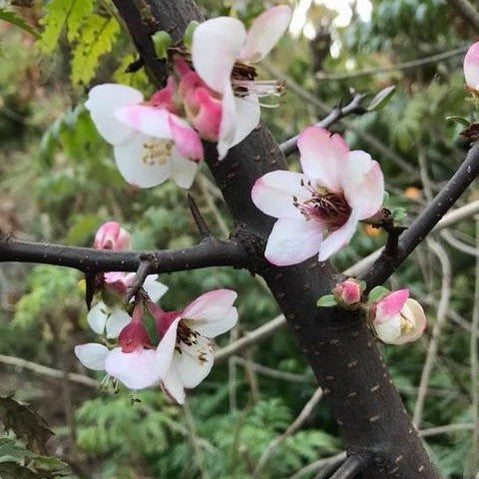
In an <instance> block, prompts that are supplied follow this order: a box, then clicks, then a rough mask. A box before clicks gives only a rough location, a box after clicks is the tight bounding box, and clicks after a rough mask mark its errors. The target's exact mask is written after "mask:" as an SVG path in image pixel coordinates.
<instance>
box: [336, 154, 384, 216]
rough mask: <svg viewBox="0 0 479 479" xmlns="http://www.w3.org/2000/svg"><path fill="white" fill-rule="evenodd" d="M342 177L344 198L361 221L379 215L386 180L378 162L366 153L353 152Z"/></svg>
mask: <svg viewBox="0 0 479 479" xmlns="http://www.w3.org/2000/svg"><path fill="white" fill-rule="evenodd" d="M340 177H341V183H342V186H343V192H344V196H345V198H346V200H347V202H348V203H349V205H350V206H351V207H352V208H353V209H355V210H356V211H357V213H358V218H359V219H360V220H364V219H366V218H370V217H371V216H373V215H374V214H375V213H377V211H378V210H379V209H380V208H381V205H382V203H383V198H384V178H383V173H382V171H381V167H380V166H379V163H378V162H377V161H373V160H372V159H371V156H370V155H369V154H368V153H366V152H364V151H360V150H357V151H351V152H350V153H349V155H348V163H347V166H346V167H345V168H344V170H343V171H341V172H340Z"/></svg>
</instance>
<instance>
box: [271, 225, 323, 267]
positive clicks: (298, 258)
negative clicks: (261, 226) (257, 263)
mask: <svg viewBox="0 0 479 479" xmlns="http://www.w3.org/2000/svg"><path fill="white" fill-rule="evenodd" d="M322 238H323V235H322V227H321V224H320V223H319V222H318V221H316V220H314V219H311V220H309V221H307V220H306V219H304V218H281V219H279V220H278V221H276V223H275V224H274V226H273V229H272V231H271V234H270V235H269V238H268V243H267V245H266V251H265V257H266V259H267V260H268V261H269V262H270V263H273V264H275V265H276V266H289V265H292V264H298V263H302V262H303V261H305V260H307V259H308V258H311V256H313V255H314V254H316V253H317V252H318V251H319V247H320V244H321V241H322Z"/></svg>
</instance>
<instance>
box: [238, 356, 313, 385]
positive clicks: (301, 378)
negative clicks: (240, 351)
mask: <svg viewBox="0 0 479 479" xmlns="http://www.w3.org/2000/svg"><path fill="white" fill-rule="evenodd" d="M231 359H232V360H233V362H234V363H235V364H240V365H242V366H246V363H247V360H246V359H244V358H242V357H241V356H232V358H231ZM248 362H249V366H250V367H251V369H252V370H253V371H255V372H257V373H258V374H262V375H263V376H266V377H269V378H273V379H279V380H280V381H288V382H291V383H300V384H305V383H313V382H314V379H313V377H309V376H305V375H302V374H294V373H288V372H286V371H280V370H278V369H273V368H269V367H267V366H263V365H262V364H258V363H255V362H253V361H248Z"/></svg>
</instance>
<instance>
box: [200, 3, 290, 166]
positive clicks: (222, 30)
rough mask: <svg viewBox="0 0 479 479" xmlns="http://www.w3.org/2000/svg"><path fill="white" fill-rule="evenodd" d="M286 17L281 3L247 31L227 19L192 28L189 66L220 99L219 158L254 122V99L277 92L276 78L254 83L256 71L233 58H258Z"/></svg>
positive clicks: (256, 104) (256, 118)
mask: <svg viewBox="0 0 479 479" xmlns="http://www.w3.org/2000/svg"><path fill="white" fill-rule="evenodd" d="M290 19H291V9H290V8H289V7H288V6H286V5H282V6H277V7H272V8H269V9H268V10H265V11H264V12H263V13H262V14H261V15H259V17H257V18H256V19H255V20H254V21H253V24H252V25H251V28H250V29H249V31H246V29H245V27H244V25H243V23H242V22H241V21H239V20H238V19H236V18H231V17H217V18H213V19H211V20H207V21H206V22H203V23H201V24H200V25H198V27H197V28H196V29H195V31H194V33H193V41H192V46H191V54H192V60H193V66H194V68H195V70H196V72H197V73H198V75H199V76H200V77H201V79H202V80H203V81H204V82H205V83H206V85H207V86H208V87H209V88H210V89H211V90H213V91H214V92H216V93H217V94H219V95H220V97H221V110H222V117H221V123H220V128H219V132H218V146H217V148H218V156H219V159H223V158H224V157H225V156H226V154H227V152H228V149H229V148H231V147H232V146H234V145H236V144H238V143H239V142H240V141H242V140H243V139H244V138H246V136H248V135H249V134H250V133H251V131H252V130H253V129H254V128H255V127H256V126H257V125H258V123H259V118H260V103H259V99H258V97H262V96H267V95H275V94H277V93H278V85H277V83H276V82H255V81H254V78H255V76H256V70H255V69H254V68H253V67H251V66H249V65H245V64H244V63H239V64H238V63H237V62H247V63H253V62H257V61H259V60H261V59H263V58H264V57H265V56H266V55H267V54H268V53H269V51H270V50H271V49H272V48H273V47H274V45H275V44H276V43H277V42H278V40H279V39H280V38H281V36H282V35H283V34H284V32H285V30H286V29H287V27H288V25H289V22H290Z"/></svg>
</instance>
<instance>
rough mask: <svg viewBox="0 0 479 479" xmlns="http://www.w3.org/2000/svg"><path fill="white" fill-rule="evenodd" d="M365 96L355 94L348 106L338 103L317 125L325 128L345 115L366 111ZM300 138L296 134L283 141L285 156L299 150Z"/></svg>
mask: <svg viewBox="0 0 479 479" xmlns="http://www.w3.org/2000/svg"><path fill="white" fill-rule="evenodd" d="M364 98H365V95H364V94H361V93H356V94H354V96H353V98H352V100H351V101H350V102H349V103H348V104H347V105H346V106H341V105H338V106H336V107H334V108H333V109H332V110H331V112H330V113H329V115H328V116H327V117H326V118H324V119H323V120H321V121H320V122H319V123H317V126H321V127H323V128H329V127H330V126H331V125H334V123H336V122H337V121H339V120H341V118H344V117H345V116H348V115H351V114H358V115H360V114H362V113H365V112H366V110H365V109H364V107H363V106H362V102H363V100H364ZM298 138H299V135H296V136H294V137H293V138H290V139H289V140H286V141H285V142H284V143H281V145H280V147H279V148H280V149H281V151H282V152H283V154H284V155H285V156H288V155H291V154H292V153H294V152H295V151H297V149H298V145H297V143H298Z"/></svg>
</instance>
